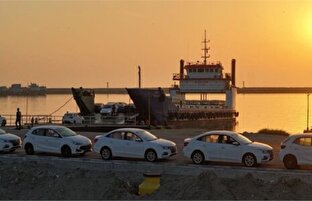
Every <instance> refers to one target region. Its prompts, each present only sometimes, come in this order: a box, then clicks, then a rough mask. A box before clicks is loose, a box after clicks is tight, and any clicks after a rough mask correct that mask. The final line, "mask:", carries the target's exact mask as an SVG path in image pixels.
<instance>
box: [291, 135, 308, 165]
mask: <svg viewBox="0 0 312 201" xmlns="http://www.w3.org/2000/svg"><path fill="white" fill-rule="evenodd" d="M311 143H312V139H311V138H310V137H300V138H298V139H296V140H295V141H294V143H293V146H292V152H293V153H294V154H295V156H296V157H297V159H298V162H299V163H301V164H311V163H312V146H311Z"/></svg>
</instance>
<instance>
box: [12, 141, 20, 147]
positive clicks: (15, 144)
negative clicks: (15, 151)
mask: <svg viewBox="0 0 312 201" xmlns="http://www.w3.org/2000/svg"><path fill="white" fill-rule="evenodd" d="M10 142H11V143H12V145H13V146H18V145H20V141H19V140H10Z"/></svg>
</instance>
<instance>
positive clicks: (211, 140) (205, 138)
mask: <svg viewBox="0 0 312 201" xmlns="http://www.w3.org/2000/svg"><path fill="white" fill-rule="evenodd" d="M218 138H219V135H215V134H212V135H205V136H202V137H200V138H198V139H197V140H199V141H203V142H209V143H217V142H218Z"/></svg>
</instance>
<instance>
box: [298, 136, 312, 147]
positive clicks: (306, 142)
mask: <svg viewBox="0 0 312 201" xmlns="http://www.w3.org/2000/svg"><path fill="white" fill-rule="evenodd" d="M294 143H295V144H299V145H303V146H311V138H310V137H300V138H298V139H296V140H295V141H294Z"/></svg>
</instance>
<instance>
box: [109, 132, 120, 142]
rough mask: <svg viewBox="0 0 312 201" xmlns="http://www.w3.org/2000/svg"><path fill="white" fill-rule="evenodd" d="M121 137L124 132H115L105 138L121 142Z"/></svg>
mask: <svg viewBox="0 0 312 201" xmlns="http://www.w3.org/2000/svg"><path fill="white" fill-rule="evenodd" d="M123 136H124V132H120V131H117V132H113V133H111V134H109V135H108V136H107V137H109V138H114V139H119V140H122V139H123Z"/></svg>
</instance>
